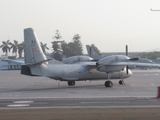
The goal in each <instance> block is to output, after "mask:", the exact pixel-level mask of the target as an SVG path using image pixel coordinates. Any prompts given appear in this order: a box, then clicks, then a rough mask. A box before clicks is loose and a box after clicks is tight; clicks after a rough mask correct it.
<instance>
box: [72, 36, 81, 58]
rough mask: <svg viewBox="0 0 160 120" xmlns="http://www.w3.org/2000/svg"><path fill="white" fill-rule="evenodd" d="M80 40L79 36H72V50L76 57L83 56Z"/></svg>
mask: <svg viewBox="0 0 160 120" xmlns="http://www.w3.org/2000/svg"><path fill="white" fill-rule="evenodd" d="M80 39H81V36H80V35H79V34H76V35H74V36H73V45H72V48H73V50H74V52H75V53H76V55H82V54H83V47H82V43H81V41H80Z"/></svg>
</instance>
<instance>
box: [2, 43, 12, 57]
mask: <svg viewBox="0 0 160 120" xmlns="http://www.w3.org/2000/svg"><path fill="white" fill-rule="evenodd" d="M2 43H3V44H2V45H1V46H0V48H2V50H3V52H4V53H6V55H7V56H8V52H10V47H9V43H10V42H9V40H7V41H6V42H5V41H2Z"/></svg>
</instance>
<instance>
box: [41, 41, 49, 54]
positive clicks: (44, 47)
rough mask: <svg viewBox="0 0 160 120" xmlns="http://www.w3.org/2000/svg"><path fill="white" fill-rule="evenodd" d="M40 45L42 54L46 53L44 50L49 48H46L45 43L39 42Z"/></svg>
mask: <svg viewBox="0 0 160 120" xmlns="http://www.w3.org/2000/svg"><path fill="white" fill-rule="evenodd" d="M40 43H41V48H42V50H43V53H46V49H47V50H49V48H48V47H47V44H46V43H45V44H43V43H42V42H40Z"/></svg>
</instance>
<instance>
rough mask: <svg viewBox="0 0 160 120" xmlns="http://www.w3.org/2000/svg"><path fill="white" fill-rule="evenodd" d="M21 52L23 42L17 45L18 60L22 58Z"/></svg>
mask: <svg viewBox="0 0 160 120" xmlns="http://www.w3.org/2000/svg"><path fill="white" fill-rule="evenodd" d="M23 50H24V42H22V43H20V44H18V54H19V57H20V58H21V57H22V52H23Z"/></svg>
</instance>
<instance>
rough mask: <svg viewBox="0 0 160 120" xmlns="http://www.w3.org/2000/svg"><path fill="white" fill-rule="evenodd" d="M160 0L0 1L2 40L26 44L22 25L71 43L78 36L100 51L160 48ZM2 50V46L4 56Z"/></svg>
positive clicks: (48, 40) (42, 37) (47, 40)
mask: <svg viewBox="0 0 160 120" xmlns="http://www.w3.org/2000/svg"><path fill="white" fill-rule="evenodd" d="M150 8H152V9H155V10H160V0H0V44H2V41H7V40H8V39H9V40H10V41H11V42H13V40H18V42H19V43H20V42H22V41H23V40H24V37H23V29H25V28H28V27H31V28H33V29H34V31H35V33H36V34H37V37H38V39H39V41H41V42H43V43H47V46H48V47H49V48H50V51H49V52H52V48H51V42H52V41H54V40H55V39H53V36H54V35H55V32H56V30H59V31H60V34H61V36H62V39H63V40H65V41H66V42H71V40H72V38H73V36H74V35H75V34H79V35H80V36H81V43H82V44H83V49H84V53H86V48H85V45H87V44H89V45H91V44H95V46H97V48H98V49H99V50H100V51H101V52H123V51H125V45H126V44H127V45H128V46H129V51H131V52H144V51H153V50H159V51H160V11H150ZM1 53H2V50H0V54H1Z"/></svg>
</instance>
